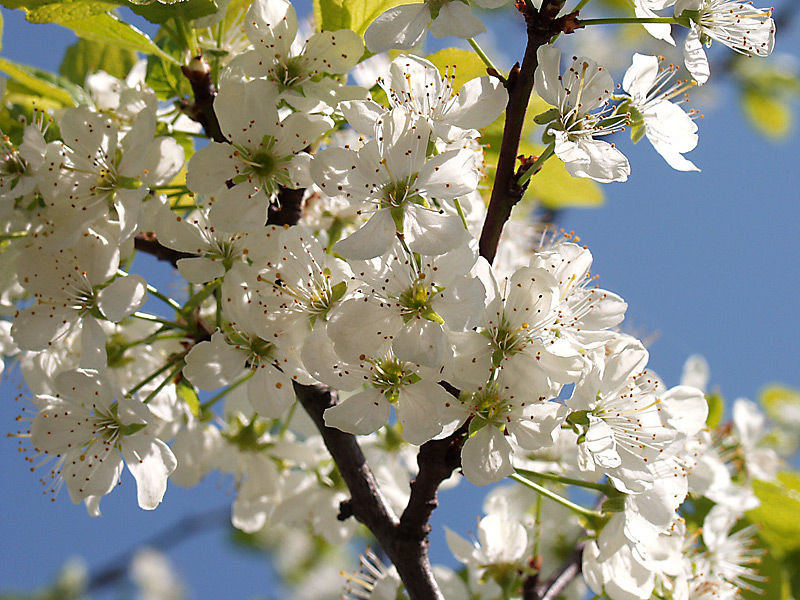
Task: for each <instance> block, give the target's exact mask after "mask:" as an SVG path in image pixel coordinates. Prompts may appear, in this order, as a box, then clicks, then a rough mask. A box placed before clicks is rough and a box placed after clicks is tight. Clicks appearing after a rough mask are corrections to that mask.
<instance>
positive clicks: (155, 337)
mask: <svg viewBox="0 0 800 600" xmlns="http://www.w3.org/2000/svg"><path fill="white" fill-rule="evenodd" d="M164 331H169V328H168V327H164V328H162V329H159V330H158V331H156V332H155V333H154V334H152V335H148V336H147V337H146V338H142V339H140V340H136V341H135V342H130V343H128V344H125V347H124V349H125V350H127V349H128V348H133V347H134V346H141V345H143V344H152V343H153V342H163V341H164V340H185V339H186V335H185V334H183V333H171V334H169V335H159V334H160V333H162V332H164Z"/></svg>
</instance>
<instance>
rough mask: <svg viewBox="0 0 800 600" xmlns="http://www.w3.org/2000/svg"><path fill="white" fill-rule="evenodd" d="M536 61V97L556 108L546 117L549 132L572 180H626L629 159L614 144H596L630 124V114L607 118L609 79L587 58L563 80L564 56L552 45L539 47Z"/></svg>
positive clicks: (577, 62) (577, 59)
mask: <svg viewBox="0 0 800 600" xmlns="http://www.w3.org/2000/svg"><path fill="white" fill-rule="evenodd" d="M537 56H538V58H539V64H538V66H537V67H536V73H535V75H534V82H535V87H536V93H537V94H539V96H540V97H541V98H542V100H544V101H545V102H547V103H548V104H551V105H552V106H554V107H556V108H555V109H551V111H552V112H547V113H544V114H545V115H546V116H547V118H549V119H550V123H548V124H547V125H546V131H545V133H546V135H549V136H552V139H553V144H554V151H555V154H556V156H558V158H560V159H561V160H563V161H564V163H565V166H566V168H567V171H568V172H569V173H570V174H571V175H572V176H573V177H590V178H592V179H594V180H595V181H599V182H601V183H608V182H611V181H626V180H627V179H628V175H629V174H630V170H631V169H630V165H629V164H628V159H627V158H625V156H624V155H623V154H622V152H620V151H619V150H617V149H616V148H615V147H614V146H613V145H612V144H609V143H608V142H604V141H601V140H598V139H595V137H597V136H602V135H607V134H609V133H613V132H615V131H619V130H620V129H621V128H622V127H623V126H624V125H625V124H626V123H627V115H624V114H619V115H617V114H609V111H608V108H607V107H608V104H609V98H610V97H611V92H612V90H613V89H614V81H613V80H612V79H611V76H610V75H609V74H608V73H607V72H606V71H605V70H603V68H602V67H600V66H599V65H598V64H597V63H596V62H594V61H593V60H591V59H590V58H585V57H575V59H574V60H573V62H572V65H571V66H570V67H569V68H568V69H567V71H566V72H565V73H564V75H563V76H562V74H561V67H560V63H561V51H560V50H558V49H557V48H555V47H554V46H551V45H549V44H545V45H543V46H541V47H539V50H538V51H537ZM592 111H596V112H592Z"/></svg>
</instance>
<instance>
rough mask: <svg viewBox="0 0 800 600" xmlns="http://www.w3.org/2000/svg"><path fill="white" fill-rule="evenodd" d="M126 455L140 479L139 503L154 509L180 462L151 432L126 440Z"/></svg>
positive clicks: (138, 484)
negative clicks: (171, 474) (150, 434)
mask: <svg viewBox="0 0 800 600" xmlns="http://www.w3.org/2000/svg"><path fill="white" fill-rule="evenodd" d="M121 452H122V456H124V457H125V464H126V465H127V466H128V470H129V471H130V472H131V474H132V475H133V478H134V479H135V480H136V495H137V498H138V500H139V506H140V507H141V508H144V509H145V510H153V509H154V508H155V507H156V506H158V505H159V503H160V502H161V499H162V498H163V497H164V493H165V492H166V491H167V478H168V477H169V475H170V473H172V472H173V471H174V470H175V467H176V466H177V465H178V462H177V461H176V460H175V455H174V454H173V453H172V450H170V449H169V446H167V445H166V444H165V443H164V442H162V441H161V440H159V439H157V438H154V437H151V436H148V435H132V436H129V437H126V438H125V439H124V440H123V442H122V447H121Z"/></svg>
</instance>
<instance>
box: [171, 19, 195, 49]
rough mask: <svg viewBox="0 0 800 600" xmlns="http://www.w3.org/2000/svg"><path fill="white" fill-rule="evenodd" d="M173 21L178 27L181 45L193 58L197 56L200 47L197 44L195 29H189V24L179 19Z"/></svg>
mask: <svg viewBox="0 0 800 600" xmlns="http://www.w3.org/2000/svg"><path fill="white" fill-rule="evenodd" d="M173 21H174V22H175V24H176V25H177V28H178V29H177V33H178V36H179V42H180V43H181V45H182V46H183V47H184V48H186V49H187V50H189V52H190V53H191V55H192V56H194V55H196V54H197V53H198V52H199V50H200V47H199V46H198V44H197V38H196V37H195V35H194V29H192V28H191V27H189V25H188V24H187V22H186V21H184V20H183V19H181V18H179V17H176V18H175V19H173Z"/></svg>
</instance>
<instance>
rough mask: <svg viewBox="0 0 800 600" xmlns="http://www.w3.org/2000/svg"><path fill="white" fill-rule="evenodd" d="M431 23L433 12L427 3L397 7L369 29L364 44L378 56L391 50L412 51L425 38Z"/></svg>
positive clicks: (382, 16) (365, 34)
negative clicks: (379, 53) (426, 30)
mask: <svg viewBox="0 0 800 600" xmlns="http://www.w3.org/2000/svg"><path fill="white" fill-rule="evenodd" d="M430 22H431V10H430V7H429V6H428V4H427V3H421V4H403V5H401V6H395V7H394V8H390V9H389V10H387V11H386V12H384V13H383V14H381V15H379V16H378V18H377V19H375V20H374V21H373V22H372V23H371V24H370V26H369V27H367V30H366V31H365V32H364V42H365V43H366V45H367V48H369V51H370V52H374V53H376V54H377V53H378V52H384V51H386V50H389V49H390V48H397V49H399V50H410V49H411V48H413V47H414V46H416V45H417V44H419V43H420V42H421V41H422V38H424V37H425V29H426V27H427V26H428V25H429V24H430Z"/></svg>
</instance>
